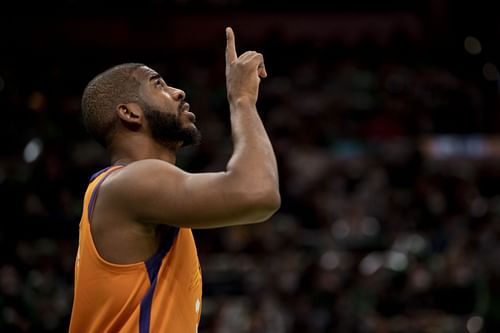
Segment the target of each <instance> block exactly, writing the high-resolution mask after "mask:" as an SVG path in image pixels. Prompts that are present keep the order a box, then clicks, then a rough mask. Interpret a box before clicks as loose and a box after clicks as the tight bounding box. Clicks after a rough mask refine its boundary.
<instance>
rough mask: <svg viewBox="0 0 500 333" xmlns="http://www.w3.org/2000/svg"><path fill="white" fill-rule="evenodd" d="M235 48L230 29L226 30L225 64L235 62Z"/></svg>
mask: <svg viewBox="0 0 500 333" xmlns="http://www.w3.org/2000/svg"><path fill="white" fill-rule="evenodd" d="M237 57H238V56H237V55H236V46H235V45H234V32H233V29H231V28H230V27H227V28H226V64H227V65H229V64H231V63H232V62H233V61H235V60H236V58H237Z"/></svg>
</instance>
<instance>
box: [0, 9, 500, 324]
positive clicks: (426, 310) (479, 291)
mask: <svg viewBox="0 0 500 333" xmlns="http://www.w3.org/2000/svg"><path fill="white" fill-rule="evenodd" d="M53 5H54V6H53V8H48V5H47V4H46V3H44V2H40V3H39V4H38V3H37V4H29V3H26V2H22V3H21V2H20V3H19V4H18V5H17V7H18V8H17V9H12V10H11V11H9V12H7V11H3V12H2V14H0V115H1V124H2V126H3V127H2V130H1V131H0V139H1V145H0V152H1V155H0V211H1V218H0V221H1V223H0V244H1V247H0V249H1V252H0V331H1V332H66V331H67V328H68V323H69V316H70V311H71V304H72V287H73V264H74V257H75V253H76V248H77V238H78V223H79V219H80V213H81V210H82V206H81V204H82V196H83V192H84V190H85V188H86V186H87V182H88V179H89V177H90V176H91V175H92V174H93V173H94V172H96V171H97V170H99V169H101V168H103V167H105V166H107V165H108V164H109V161H108V159H107V156H106V152H105V151H104V150H103V149H102V148H101V147H100V146H99V145H97V143H95V142H93V141H92V140H91V138H90V137H89V135H88V134H87V133H86V131H85V129H84V128H83V125H82V121H81V117H80V97H81V93H82V91H83V89H84V87H85V85H86V84H87V82H88V81H89V80H91V79H92V78H93V77H94V76H95V75H96V74H98V73H99V72H101V71H103V70H105V69H107V68H108V67H111V66H113V65H115V64H118V63H122V62H143V63H145V64H147V65H148V66H150V67H152V68H154V69H156V70H157V71H158V72H160V73H161V74H162V75H163V77H164V78H165V80H166V82H167V83H168V84H169V85H171V86H174V87H178V88H181V89H183V90H184V91H185V92H186V94H187V101H188V102H189V103H190V104H191V109H192V111H193V112H195V113H196V115H197V119H198V127H199V128H200V129H201V131H202V133H203V136H204V141H203V143H202V144H201V145H200V146H198V147H194V148H187V149H186V150H184V151H182V152H181V154H180V156H179V158H178V165H179V166H181V167H182V168H184V169H186V170H188V171H191V172H204V171H217V170H222V169H223V168H224V166H225V163H226V161H227V160H228V158H229V156H230V154H231V148H232V146H231V139H230V128H229V121H228V120H229V114H228V107H227V102H226V98H225V78H224V47H225V35H224V28H225V26H227V25H231V26H232V27H233V28H234V30H235V32H236V45H237V49H238V50H239V51H245V50H249V49H252V50H257V51H261V52H262V53H263V54H264V56H265V61H266V67H267V71H268V73H269V77H268V78H267V79H265V80H263V81H262V84H261V93H260V97H259V101H258V108H259V111H260V114H261V116H262V118H263V120H264V122H265V125H266V127H267V129H268V131H269V134H270V136H271V138H272V142H273V144H274V147H275V150H276V154H277V157H278V160H279V167H280V172H281V174H280V177H281V193H282V200H283V204H282V208H281V209H280V211H279V212H278V213H277V214H276V215H275V216H274V217H273V218H272V219H271V220H270V221H269V222H267V223H263V224H259V225H252V226H248V227H233V228H224V229H213V230H202V231H195V237H196V240H197V244H198V251H199V256H200V261H201V264H202V270H203V275H204V300H203V316H202V321H201V325H200V332H204V333H229V332H243V333H245V332H262V333H267V332H273V333H281V332H291V333H299V332H300V333H302V332H311V333H330V332H337V333H339V332H340V333H344V332H345V333H413V332H414V333H431V332H432V333H448V332H449V333H455V332H467V333H478V332H500V242H499V241H498V238H499V235H500V190H499V188H500V137H499V136H498V134H499V131H500V119H499V116H500V113H499V111H500V110H499V70H498V67H497V66H499V65H500V62H499V61H500V58H499V57H500V48H499V41H500V39H499V37H500V36H499V34H500V20H499V17H498V13H497V11H495V10H494V8H493V2H489V3H486V2H484V3H482V2H481V1H474V2H466V1H464V2H452V1H451V0H425V1H424V0H422V1H417V0H414V1H388V0H387V1H386V0H381V1H367V0H365V1H363V0H351V1H349V2H345V1H344V2H341V1H330V2H328V1H326V2H325V3H323V4H320V3H319V1H306V2H304V1H300V2H299V1H285V0H278V1H262V0H254V1H243V0H202V1H193V0H175V1H163V0H146V1H142V2H141V3H140V4H139V3H137V4H136V5H135V6H133V5H129V4H125V3H120V4H118V3H116V4H112V3H109V4H108V5H107V6H106V7H103V5H102V4H100V3H99V2H97V1H80V0H64V1H55V2H53ZM113 5H114V7H113ZM51 6H52V5H51ZM56 9H57V11H56ZM50 10H53V15H49V16H47V15H41V14H40V13H41V12H42V11H50ZM16 13H23V15H19V16H17V15H16Z"/></svg>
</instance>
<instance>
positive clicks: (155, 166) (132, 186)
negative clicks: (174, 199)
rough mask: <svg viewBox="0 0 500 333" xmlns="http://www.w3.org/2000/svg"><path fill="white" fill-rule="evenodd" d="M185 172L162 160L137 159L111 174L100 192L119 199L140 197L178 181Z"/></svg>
mask: <svg viewBox="0 0 500 333" xmlns="http://www.w3.org/2000/svg"><path fill="white" fill-rule="evenodd" d="M185 174H186V173H185V172H184V171H183V170H182V169H180V168H178V167H177V166H175V165H173V164H171V163H168V162H165V161H162V160H158V159H146V160H140V161H135V162H132V163H130V164H127V165H126V166H124V167H123V168H120V169H119V170H116V171H115V172H113V173H112V174H110V175H109V176H108V177H107V178H106V180H105V181H104V182H103V184H102V186H101V190H100V192H102V193H103V195H110V196H112V197H113V198H117V199H123V198H127V197H134V199H138V198H139V197H140V196H141V194H142V193H148V192H150V190H151V189H152V188H156V187H158V186H162V187H163V186H165V185H168V184H169V183H172V182H176V181H177V180H178V179H180V178H182V176H183V175H185Z"/></svg>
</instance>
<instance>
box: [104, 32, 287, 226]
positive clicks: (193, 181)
mask: <svg viewBox="0 0 500 333" xmlns="http://www.w3.org/2000/svg"><path fill="white" fill-rule="evenodd" d="M226 36H227V46H226V85H227V96H228V101H229V107H230V114H231V128H232V136H233V141H234V148H233V154H232V156H231V158H230V160H229V162H228V164H227V168H226V170H225V171H224V172H218V173H197V174H194V173H187V172H184V171H182V170H181V169H179V168H177V167H176V166H174V165H172V164H169V163H167V162H163V161H160V160H141V161H137V162H133V163H131V164H129V165H128V166H127V167H125V168H123V169H122V170H120V171H117V172H116V173H115V174H112V175H111V176H110V177H109V179H108V180H106V182H104V184H103V186H102V190H101V192H102V195H101V196H100V200H105V201H107V202H106V203H107V205H108V207H114V209H116V210H121V211H122V212H123V214H126V216H127V217H130V218H132V219H134V220H137V221H139V222H144V223H158V224H168V225H175V226H181V227H192V228H211V227H220V226H229V225H238V224H247V223H256V222H261V221H264V220H266V219H268V218H269V217H270V216H272V214H274V213H275V212H276V210H277V209H278V208H279V206H280V194H279V185H278V171H277V165H276V158H275V155H274V152H273V148H272V145H271V142H270V140H269V137H268V135H267V133H266V131H265V129H264V126H263V124H262V121H261V119H260V117H259V115H258V113H257V108H256V102H257V97H258V92H259V84H260V79H261V78H263V77H266V76H267V73H266V70H265V67H264V60H263V56H262V55H261V54H260V53H257V52H254V51H248V52H245V53H243V54H242V55H241V56H239V57H238V56H237V54H236V48H235V40H234V33H233V31H232V29H231V28H227V29H226Z"/></svg>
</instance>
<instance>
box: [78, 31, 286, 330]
mask: <svg viewBox="0 0 500 333" xmlns="http://www.w3.org/2000/svg"><path fill="white" fill-rule="evenodd" d="M226 37H227V45H226V85H227V97H228V101H229V107H230V114H231V127H232V134H233V140H234V151H233V154H232V156H231V159H230V160H229V162H228V164H227V169H226V170H225V171H224V172H218V173H198V174H192V173H187V172H184V171H182V170H180V169H179V168H177V167H176V166H175V155H176V152H177V150H178V149H179V148H181V147H182V146H186V145H189V144H192V143H196V142H197V141H198V140H199V137H200V136H199V133H198V130H197V129H196V126H195V116H194V114H193V113H191V112H190V111H189V104H187V103H186V102H185V101H184V98H185V93H184V92H183V91H182V90H179V89H176V88H173V87H170V86H168V85H167V83H165V82H164V80H163V79H162V78H161V77H160V76H159V75H158V73H156V72H155V71H154V70H152V69H150V68H148V67H146V66H144V65H141V64H124V65H119V66H116V67H113V68H111V69H109V70H107V71H105V72H104V73H102V74H100V75H98V76H97V77H96V78H94V79H93V80H92V81H91V82H90V83H89V84H88V86H87V87H86V89H85V92H84V94H83V99H82V109H83V116H84V122H85V125H86V127H87V128H88V130H89V132H90V133H92V134H93V135H94V136H95V137H96V139H97V140H99V141H100V142H102V143H103V144H104V145H105V146H106V147H107V149H108V151H109V154H110V156H111V161H112V166H110V167H109V168H106V169H104V170H102V171H100V172H99V173H97V174H95V175H94V176H93V177H92V179H91V182H90V185H89V187H88V189H87V192H86V194H85V199H84V210H83V213H82V219H81V222H80V240H79V242H80V243H79V248H78V254H77V258H76V263H75V295H74V303H73V312H72V317H71V324H70V332H71V333H73V332H85V333H92V332H96V333H97V332H98V333H103V332H124V333H128V332H138V333H145V332H196V331H197V327H198V323H199V319H200V315H201V272H200V268H199V262H198V257H197V253H196V247H195V243H194V240H193V235H192V233H191V228H212V227H222V226H231V225H239V224H248V223H257V222H261V221H264V220H267V219H268V218H269V217H270V216H271V215H272V214H273V213H274V212H275V211H276V210H277V209H278V208H279V206H280V195H279V191H278V172H277V166H276V160H275V156H274V152H273V149H272V146H271V143H270V141H269V138H268V136H267V134H266V131H265V129H264V126H263V124H262V122H261V120H260V118H259V116H258V113H257V109H256V102H257V97H258V90H259V84H260V78H264V77H266V76H267V73H266V69H265V67H264V60H263V56H262V55H261V54H259V53H257V52H254V51H249V52H246V53H244V54H242V55H241V56H239V57H238V56H237V54H236V49H235V42H234V34H233V31H232V29H231V28H227V29H226Z"/></svg>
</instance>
